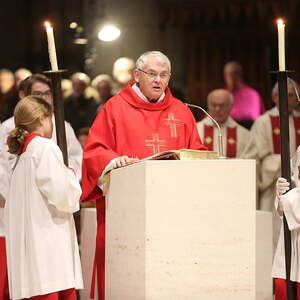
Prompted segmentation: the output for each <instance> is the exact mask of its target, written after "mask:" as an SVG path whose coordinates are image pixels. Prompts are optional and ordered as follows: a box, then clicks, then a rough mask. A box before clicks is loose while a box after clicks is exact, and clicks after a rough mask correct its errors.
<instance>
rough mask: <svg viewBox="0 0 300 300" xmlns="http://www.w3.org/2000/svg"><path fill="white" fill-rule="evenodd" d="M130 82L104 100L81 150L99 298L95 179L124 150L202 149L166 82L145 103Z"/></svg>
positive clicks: (100, 204)
mask: <svg viewBox="0 0 300 300" xmlns="http://www.w3.org/2000/svg"><path fill="white" fill-rule="evenodd" d="M133 84H134V82H131V83H129V85H128V86H127V87H126V88H124V89H123V90H122V91H121V92H120V93H119V94H118V95H116V96H114V97H112V98H111V99H110V100H109V101H108V102H107V103H106V104H105V105H104V106H103V108H102V109H101V111H100V113H99V114H98V116H97V118H96V120H95V121H94V123H93V125H92V127H91V129H90V131H89V136H88V139H87V143H86V146H85V149H84V153H83V163H82V190H83V194H82V201H88V200H93V199H96V200H97V201H96V206H97V221H98V228H97V242H96V255H95V264H96V270H97V276H96V277H97V279H98V290H99V299H100V300H102V299H103V300H104V250H105V247H104V236H105V227H104V226H105V201H104V198H103V196H102V192H101V190H100V188H99V187H98V186H97V181H98V178H99V176H100V175H101V173H102V171H103V170H104V168H105V167H106V165H107V164H108V163H109V162H110V161H111V160H112V159H114V158H116V157H119V156H122V155H127V156H129V157H133V158H136V157H137V158H139V159H142V158H145V157H147V156H150V155H153V154H156V153H159V152H161V151H166V150H176V149H181V148H188V149H196V150H206V147H205V146H203V145H202V143H201V141H200V137H199V135H198V132H197V128H196V123H195V119H194V117H193V115H192V113H191V111H190V110H189V109H188V108H187V107H186V106H185V105H184V104H183V103H182V102H181V101H180V100H178V99H176V98H174V97H173V96H172V94H171V92H170V90H169V88H167V89H166V91H165V93H166V95H165V98H164V99H163V101H161V102H157V103H148V102H145V101H143V100H142V99H141V98H140V97H139V96H138V95H137V94H136V93H135V91H134V90H133V89H132V88H131V86H132V85H133ZM92 292H93V290H92Z"/></svg>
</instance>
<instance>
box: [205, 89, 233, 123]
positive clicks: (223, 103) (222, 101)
mask: <svg viewBox="0 0 300 300" xmlns="http://www.w3.org/2000/svg"><path fill="white" fill-rule="evenodd" d="M232 104H233V96H232V94H231V93H230V92H228V91H227V90H224V89H217V90H213V91H212V92H210V93H209V94H208V96H207V107H208V112H209V114H211V116H212V117H213V118H214V119H216V121H217V122H218V123H221V124H222V123H224V122H226V120H227V118H228V116H229V114H230V111H231V108H232Z"/></svg>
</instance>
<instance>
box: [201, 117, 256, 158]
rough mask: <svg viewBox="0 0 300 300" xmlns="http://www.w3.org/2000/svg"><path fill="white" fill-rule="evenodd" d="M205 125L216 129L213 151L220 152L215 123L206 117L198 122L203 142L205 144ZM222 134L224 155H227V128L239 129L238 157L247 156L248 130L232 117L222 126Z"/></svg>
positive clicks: (215, 130)
mask: <svg viewBox="0 0 300 300" xmlns="http://www.w3.org/2000/svg"><path fill="white" fill-rule="evenodd" d="M204 125H207V126H213V127H214V139H213V143H214V144H213V150H214V151H218V130H217V128H216V126H215V125H214V124H213V122H212V121H211V120H210V119H209V118H208V117H205V118H204V119H203V120H201V121H200V122H197V129H198V133H199V135H200V138H201V140H202V141H203V142H204ZM220 127H221V133H222V136H223V151H224V155H226V151H227V128H228V127H236V128H237V132H236V133H237V141H236V142H237V145H236V157H237V158H244V157H245V156H246V153H245V149H246V146H247V145H248V142H249V138H250V132H249V130H248V129H246V128H244V127H242V126H241V125H239V124H238V123H237V122H236V121H234V120H233V119H232V118H231V117H228V118H227V120H226V122H224V123H223V124H220Z"/></svg>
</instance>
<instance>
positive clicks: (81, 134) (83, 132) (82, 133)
mask: <svg viewBox="0 0 300 300" xmlns="http://www.w3.org/2000/svg"><path fill="white" fill-rule="evenodd" d="M89 130H90V129H89V127H83V128H80V129H79V131H78V135H77V138H78V141H79V143H80V145H81V148H82V149H84V146H85V144H86V141H87V137H88V135H89Z"/></svg>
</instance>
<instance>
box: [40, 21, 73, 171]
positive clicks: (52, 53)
mask: <svg viewBox="0 0 300 300" xmlns="http://www.w3.org/2000/svg"><path fill="white" fill-rule="evenodd" d="M45 27H46V32H47V40H48V51H49V58H50V64H51V71H46V72H44V73H46V74H47V75H48V76H50V78H51V89H52V96H53V108H54V117H55V128H56V139H57V145H58V146H59V148H60V150H61V152H62V154H63V158H64V163H65V165H66V166H68V151H67V140H66V130H65V118H64V103H63V97H62V90H61V75H62V73H63V72H65V71H66V70H59V69H58V64H57V58H56V49H55V41H54V34H53V27H52V26H51V24H50V23H49V22H45Z"/></svg>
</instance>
